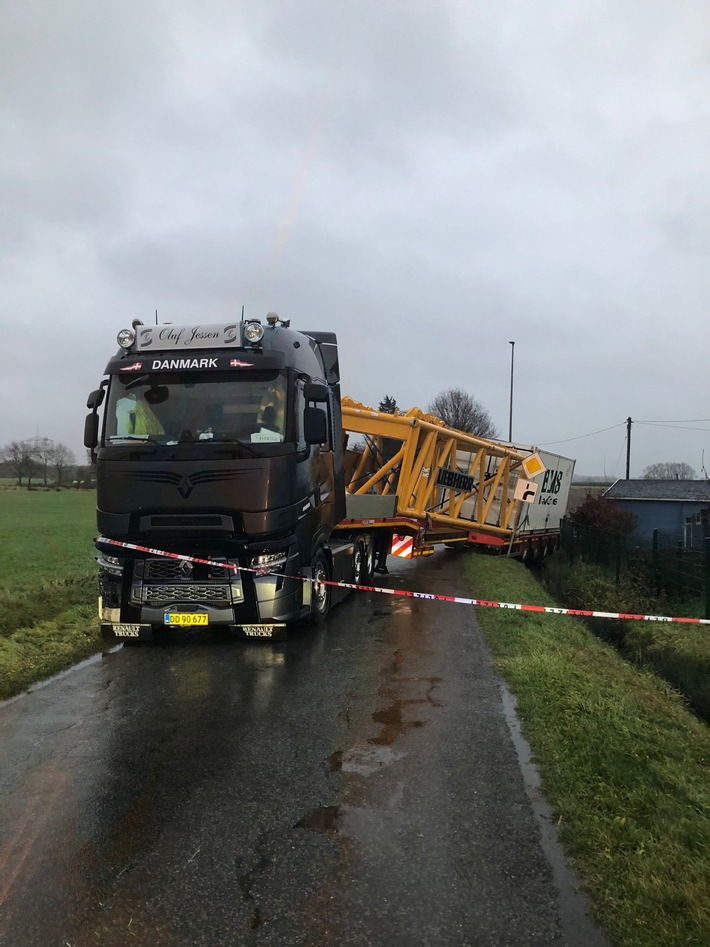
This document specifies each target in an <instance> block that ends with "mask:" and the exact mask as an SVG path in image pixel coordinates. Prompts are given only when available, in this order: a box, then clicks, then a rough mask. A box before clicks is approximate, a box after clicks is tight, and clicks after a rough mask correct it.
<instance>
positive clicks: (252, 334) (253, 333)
mask: <svg viewBox="0 0 710 947" xmlns="http://www.w3.org/2000/svg"><path fill="white" fill-rule="evenodd" d="M244 338H245V339H246V340H247V342H249V343H251V345H256V343H257V342H261V340H262V339H263V338H264V327H263V326H262V324H261V323H260V322H247V324H246V325H245V326H244Z"/></svg>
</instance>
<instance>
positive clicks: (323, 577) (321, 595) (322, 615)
mask: <svg viewBox="0 0 710 947" xmlns="http://www.w3.org/2000/svg"><path fill="white" fill-rule="evenodd" d="M311 568H312V570H313V587H312V589H311V612H310V618H311V621H312V622H313V624H314V625H322V624H323V622H324V621H325V620H326V618H327V617H328V612H329V611H330V591H331V590H330V586H329V585H323V584H322V583H323V582H324V581H326V582H327V581H330V568H329V566H328V560H327V559H326V556H325V553H324V552H323V550H322V549H319V550H318V552H317V553H316V554H315V557H314V559H313V563H312V566H311Z"/></svg>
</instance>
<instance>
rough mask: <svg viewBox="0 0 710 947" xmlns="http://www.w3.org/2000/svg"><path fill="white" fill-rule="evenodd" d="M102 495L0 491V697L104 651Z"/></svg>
mask: <svg viewBox="0 0 710 947" xmlns="http://www.w3.org/2000/svg"><path fill="white" fill-rule="evenodd" d="M95 506H96V494H95V493H93V492H89V491H87V492H82V491H76V490H67V491H62V492H56V491H46V492H45V491H39V490H38V491H27V490H8V491H2V492H0V522H1V523H2V536H3V538H2V543H0V699H4V698H7V697H12V696H13V695H15V694H18V693H20V692H21V691H23V690H25V689H26V688H27V687H29V686H30V685H31V684H33V683H35V682H36V681H40V680H43V679H44V678H46V677H48V676H49V675H51V674H56V673H57V672H59V671H62V670H65V669H66V668H68V667H71V665H72V664H75V663H76V662H77V661H80V660H82V659H83V658H85V657H88V656H89V655H90V654H93V653H95V652H96V651H99V650H100V648H101V641H100V637H99V631H98V617H97V614H96V594H97V593H96V564H95V562H94V558H93V557H94V547H93V543H92V538H93V536H94V535H95V527H94V518H95Z"/></svg>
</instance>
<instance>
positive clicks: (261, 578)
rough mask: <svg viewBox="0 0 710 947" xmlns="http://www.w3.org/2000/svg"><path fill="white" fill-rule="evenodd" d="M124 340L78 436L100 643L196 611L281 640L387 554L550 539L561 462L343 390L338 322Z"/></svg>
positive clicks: (132, 636) (214, 328)
mask: <svg viewBox="0 0 710 947" xmlns="http://www.w3.org/2000/svg"><path fill="white" fill-rule="evenodd" d="M117 340H118V344H119V350H118V352H117V354H116V355H114V356H113V357H112V358H111V359H109V361H108V364H107V366H106V369H105V373H104V374H105V377H104V379H103V381H102V382H101V384H100V386H99V388H97V389H96V390H95V391H93V392H92V393H91V394H90V396H89V398H88V400H87V407H88V408H89V410H90V413H89V415H88V416H87V419H86V424H85V433H84V441H85V445H86V446H87V448H88V449H89V450H90V451H91V455H92V459H93V460H94V461H95V463H96V479H97V526H98V530H99V536H98V537H97V539H96V547H97V549H98V554H99V555H98V560H97V561H98V566H99V591H100V599H99V612H100V617H101V631H102V635H103V636H104V638H105V639H106V640H108V641H125V640H150V639H152V638H153V637H154V635H155V634H156V633H159V632H162V631H165V630H169V629H176V628H185V627H188V628H194V627H197V628H204V627H205V626H219V627H225V628H228V629H230V630H231V631H234V632H236V633H239V634H242V635H244V636H246V637H259V638H261V637H266V638H274V637H283V636H284V635H285V633H286V628H287V626H288V625H289V624H290V623H292V622H294V621H298V620H301V619H304V618H305V619H310V620H311V621H313V622H316V623H318V622H322V621H324V620H325V619H326V617H327V615H328V613H329V610H330V608H331V606H332V605H333V604H335V603H336V602H337V601H339V600H340V599H341V598H342V597H344V596H345V595H346V594H347V592H348V586H353V585H356V586H357V585H366V584H367V583H368V582H369V581H370V580H371V577H372V575H373V572H374V571H375V570H379V571H386V561H387V556H388V555H389V554H390V553H391V552H394V553H395V554H404V555H425V554H428V553H430V552H431V551H432V550H433V548H434V547H435V546H436V545H437V544H441V543H445V544H447V545H467V546H485V547H488V548H493V549H496V550H498V551H501V550H505V551H507V552H508V553H509V554H514V555H521V556H523V557H525V555H526V552H527V553H531V552H533V553H534V552H535V550H542V549H549V548H551V545H552V544H553V543H554V542H555V541H556V538H557V536H558V534H559V518H560V514H562V513H563V511H564V506H565V504H566V492H565V491H566V490H568V486H569V485H568V480H570V479H571V472H572V469H573V462H572V461H570V462H568V465H567V466H561V465H560V463H558V459H557V458H555V457H554V456H553V455H543V453H542V452H535V451H534V450H533V449H532V448H525V447H520V446H518V445H510V444H505V443H502V442H497V441H490V440H488V441H487V440H483V439H481V438H476V437H472V436H471V435H468V434H465V433H464V432H461V431H456V430H454V429H451V428H448V427H447V426H446V425H445V424H443V422H441V421H440V420H439V419H437V418H434V417H432V416H431V415H427V414H425V413H424V412H421V411H419V410H418V409H416V408H413V409H412V410H411V411H409V412H407V413H406V414H404V415H399V414H397V415H388V414H384V413H383V412H379V411H374V410H372V409H370V408H367V407H366V406H364V405H360V404H358V403H357V402H353V401H351V400H350V399H347V398H341V394H340V370H339V363H338V346H337V340H336V337H335V335H334V334H333V333H329V332H296V331H294V330H293V329H291V328H290V325H289V323H288V322H287V321H285V320H282V319H280V318H279V317H278V316H277V315H276V314H274V313H270V314H269V315H268V316H267V318H266V324H265V325H264V324H262V323H261V321H260V320H257V319H246V320H244V319H242V321H240V322H233V323H227V324H193V325H172V324H162V325H155V326H146V325H143V324H142V323H140V322H139V321H136V322H134V323H133V325H132V327H131V328H130V329H123V330H121V332H119V334H118V337H117ZM543 457H546V458H547V460H546V461H544V460H543ZM560 461H561V459H560ZM551 462H554V464H556V465H557V466H554V467H553V466H551V465H550V463H551ZM531 464H532V465H533V467H534V465H535V464H537V465H538V466H537V467H536V468H535V469H534V470H533V469H532V467H531ZM570 465H571V466H570ZM552 471H555V473H554V475H553V474H552V473H551V472H552ZM558 474H559V476H558ZM523 476H529V479H528V480H524V479H522V478H523ZM536 478H537V480H536ZM538 481H539V482H538ZM521 483H523V484H528V489H527V493H528V494H529V493H531V492H532V493H536V492H538V491H539V493H540V500H539V501H538V506H539V507H540V510H539V511H538V510H536V509H534V507H535V503H532V505H531V504H530V502H528V500H529V499H530V497H526V496H523V495H522V494H521V495H520V496H519V495H518V494H519V490H520V484H521ZM523 493H525V491H523ZM543 497H544V498H545V499H544V502H543ZM528 507H530V509H528Z"/></svg>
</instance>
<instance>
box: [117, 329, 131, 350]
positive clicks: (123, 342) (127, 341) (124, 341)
mask: <svg viewBox="0 0 710 947" xmlns="http://www.w3.org/2000/svg"><path fill="white" fill-rule="evenodd" d="M116 341H117V342H118V344H119V345H120V346H121V348H122V349H129V348H130V347H131V346H132V345H133V343H134V342H135V341H136V334H135V332H134V331H133V329H121V331H120V332H119V333H118V335H117V336H116Z"/></svg>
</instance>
